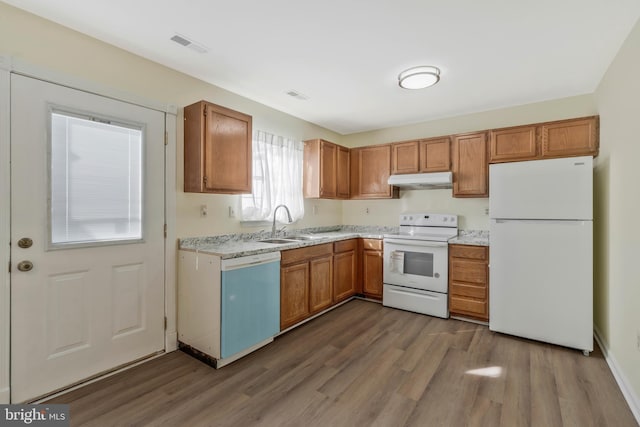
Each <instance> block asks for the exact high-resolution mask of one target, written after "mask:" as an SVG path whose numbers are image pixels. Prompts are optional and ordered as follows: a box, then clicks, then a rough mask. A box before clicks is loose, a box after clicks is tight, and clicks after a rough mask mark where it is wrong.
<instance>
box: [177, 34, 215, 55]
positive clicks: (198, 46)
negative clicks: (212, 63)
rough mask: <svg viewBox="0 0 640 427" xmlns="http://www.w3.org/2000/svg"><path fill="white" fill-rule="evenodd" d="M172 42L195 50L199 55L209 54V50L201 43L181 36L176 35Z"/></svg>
mask: <svg viewBox="0 0 640 427" xmlns="http://www.w3.org/2000/svg"><path fill="white" fill-rule="evenodd" d="M171 40H173V41H174V42H176V43H178V44H179V45H182V46H184V47H188V48H189V49H192V50H195V51H196V52H198V53H207V52H208V51H209V49H207V48H206V47H204V46H203V45H201V44H200V43H197V42H195V41H193V40H190V39H188V38H187V37H185V36H183V35H180V34H176V35H175V36H173V37H171Z"/></svg>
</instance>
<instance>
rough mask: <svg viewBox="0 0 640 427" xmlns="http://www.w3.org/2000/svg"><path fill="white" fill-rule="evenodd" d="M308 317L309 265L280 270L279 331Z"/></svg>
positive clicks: (291, 266)
mask: <svg viewBox="0 0 640 427" xmlns="http://www.w3.org/2000/svg"><path fill="white" fill-rule="evenodd" d="M308 316H309V263H308V262H303V263H300V264H292V265H288V266H285V267H282V268H281V269H280V330H284V329H286V328H288V327H289V326H291V325H294V324H296V323H298V322H299V321H301V320H304V319H305V318H307V317H308Z"/></svg>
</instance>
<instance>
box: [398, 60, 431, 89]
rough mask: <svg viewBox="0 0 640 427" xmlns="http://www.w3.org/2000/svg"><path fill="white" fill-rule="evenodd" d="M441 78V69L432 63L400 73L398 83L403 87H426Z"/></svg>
mask: <svg viewBox="0 0 640 427" xmlns="http://www.w3.org/2000/svg"><path fill="white" fill-rule="evenodd" d="M439 80H440V69H439V68H438V67H432V66H430V65H420V66H419V67H412V68H409V69H407V70H404V71H403V72H401V73H400V74H398V84H399V85H400V87H401V88H403V89H424V88H426V87H429V86H433V85H434V84H436V83H438V81H439Z"/></svg>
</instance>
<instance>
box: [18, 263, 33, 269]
mask: <svg viewBox="0 0 640 427" xmlns="http://www.w3.org/2000/svg"><path fill="white" fill-rule="evenodd" d="M32 269H33V263H32V262H31V261H20V262H19V263H18V270H20V271H31V270H32Z"/></svg>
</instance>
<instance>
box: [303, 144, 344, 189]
mask: <svg viewBox="0 0 640 427" xmlns="http://www.w3.org/2000/svg"><path fill="white" fill-rule="evenodd" d="M349 166H350V165H349V149H348V148H345V147H342V146H340V145H337V144H334V143H332V142H329V141H325V140H323V139H312V140H309V141H305V142H304V168H303V193H304V197H305V198H311V199H348V198H349Z"/></svg>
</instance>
